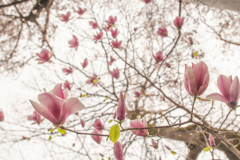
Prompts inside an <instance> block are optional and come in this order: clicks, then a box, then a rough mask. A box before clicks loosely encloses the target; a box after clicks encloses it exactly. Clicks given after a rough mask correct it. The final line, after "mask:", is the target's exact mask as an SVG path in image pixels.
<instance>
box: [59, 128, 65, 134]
mask: <svg viewBox="0 0 240 160" xmlns="http://www.w3.org/2000/svg"><path fill="white" fill-rule="evenodd" d="M58 132H59V133H61V134H66V133H67V132H66V130H64V129H60V128H58Z"/></svg>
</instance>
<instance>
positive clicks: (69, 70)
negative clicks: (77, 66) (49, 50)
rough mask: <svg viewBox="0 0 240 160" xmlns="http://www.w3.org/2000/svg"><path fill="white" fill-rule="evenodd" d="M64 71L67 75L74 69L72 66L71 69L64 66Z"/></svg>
mask: <svg viewBox="0 0 240 160" xmlns="http://www.w3.org/2000/svg"><path fill="white" fill-rule="evenodd" d="M62 71H63V72H64V73H66V75H68V74H70V73H72V72H73V69H72V68H71V67H69V69H68V68H63V69H62Z"/></svg>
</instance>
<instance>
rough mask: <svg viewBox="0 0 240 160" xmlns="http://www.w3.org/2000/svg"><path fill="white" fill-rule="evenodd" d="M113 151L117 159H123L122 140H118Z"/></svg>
mask: <svg viewBox="0 0 240 160" xmlns="http://www.w3.org/2000/svg"><path fill="white" fill-rule="evenodd" d="M113 152H114V155H115V158H116V159H117V160H123V156H124V155H123V148H122V145H121V143H120V142H118V141H117V142H116V143H115V144H114V147H113Z"/></svg>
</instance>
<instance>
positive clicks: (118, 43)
mask: <svg viewBox="0 0 240 160" xmlns="http://www.w3.org/2000/svg"><path fill="white" fill-rule="evenodd" d="M121 44H122V41H119V42H118V40H116V41H112V47H113V48H118V49H120V50H121V49H122V47H121Z"/></svg>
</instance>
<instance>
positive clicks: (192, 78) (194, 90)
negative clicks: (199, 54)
mask: <svg viewBox="0 0 240 160" xmlns="http://www.w3.org/2000/svg"><path fill="white" fill-rule="evenodd" d="M208 82H209V73H208V67H207V65H206V64H205V63H204V62H202V61H201V62H199V63H197V64H194V63H192V67H188V66H187V65H185V72H184V87H185V89H186V91H187V92H188V93H189V94H190V95H191V96H200V95H201V94H203V92H204V91H205V90H206V89H207V87H208Z"/></svg>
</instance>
